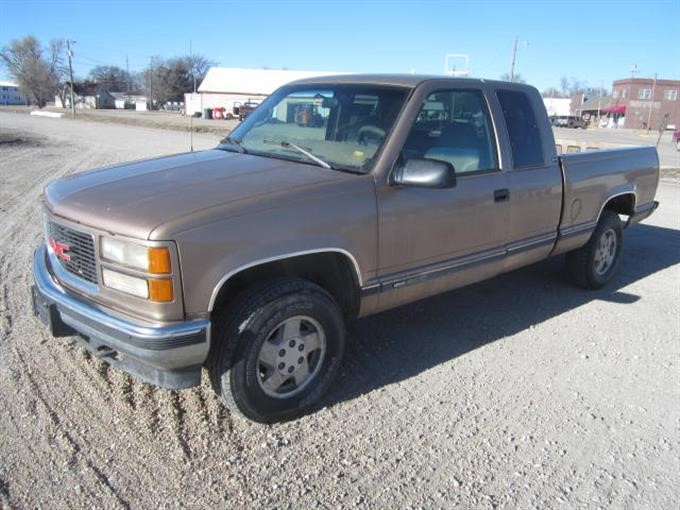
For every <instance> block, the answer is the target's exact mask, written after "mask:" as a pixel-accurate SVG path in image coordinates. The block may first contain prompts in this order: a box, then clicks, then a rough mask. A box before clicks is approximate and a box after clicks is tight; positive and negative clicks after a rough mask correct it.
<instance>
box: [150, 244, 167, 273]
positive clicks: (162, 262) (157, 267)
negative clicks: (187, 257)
mask: <svg viewBox="0 0 680 510" xmlns="http://www.w3.org/2000/svg"><path fill="white" fill-rule="evenodd" d="M171 272H172V269H171V267H170V250H168V249H167V248H149V273H152V274H170V273H171Z"/></svg>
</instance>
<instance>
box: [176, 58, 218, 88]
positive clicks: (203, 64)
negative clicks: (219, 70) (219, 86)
mask: <svg viewBox="0 0 680 510" xmlns="http://www.w3.org/2000/svg"><path fill="white" fill-rule="evenodd" d="M182 58H183V60H184V61H185V62H186V64H187V67H188V68H189V74H190V75H191V78H192V80H193V84H192V86H193V85H196V87H197V86H198V84H199V83H200V82H202V81H203V78H205V75H206V74H208V69H210V68H211V67H213V66H215V65H217V64H216V63H215V62H213V61H212V60H208V59H207V58H205V57H204V56H202V55H189V56H186V57H182ZM192 90H194V89H193V88H192Z"/></svg>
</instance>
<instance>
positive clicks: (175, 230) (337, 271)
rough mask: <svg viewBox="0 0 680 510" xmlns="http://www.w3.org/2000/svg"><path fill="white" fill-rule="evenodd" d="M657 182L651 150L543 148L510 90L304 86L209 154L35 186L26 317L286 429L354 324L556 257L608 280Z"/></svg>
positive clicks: (546, 126) (392, 84)
mask: <svg viewBox="0 0 680 510" xmlns="http://www.w3.org/2000/svg"><path fill="white" fill-rule="evenodd" d="M658 179H659V171H658V157H657V154H656V150H655V149H654V148H653V147H640V148H632V149H621V150H602V151H591V152H582V153H579V154H566V155H562V156H558V155H557V154H556V151H555V142H554V140H553V134H552V131H551V127H550V122H549V120H548V116H547V114H546V111H545V108H544V106H543V102H542V100H541V97H540V95H539V93H538V92H537V91H536V89H534V88H532V87H529V86H526V85H518V84H511V83H502V82H494V81H486V80H471V79H449V78H440V77H422V76H389V75H386V76H362V75H353V76H352V75H347V76H340V77H325V78H316V79H307V80H303V81H298V82H295V83H292V84H289V85H286V86H284V87H282V88H280V89H279V90H277V91H276V92H274V94H272V95H271V96H270V97H269V98H268V99H267V100H266V101H264V102H263V103H262V104H261V105H260V106H259V107H258V108H257V109H256V110H255V111H254V112H253V113H252V114H251V115H249V116H248V118H247V120H246V121H245V122H243V123H242V124H241V125H240V126H239V127H238V128H236V129H235V130H234V131H233V132H232V133H231V135H230V136H229V137H227V138H225V139H224V140H223V141H222V142H221V143H220V145H219V146H218V147H216V148H215V149H213V150H208V151H203V152H193V153H186V154H178V155H175V156H169V157H163V158H157V159H151V160H146V161H138V162H133V163H128V164H124V165H119V166H115V167H111V168H106V169H102V170H95V171H91V172H86V173H81V174H78V175H73V176H70V177H67V178H64V179H61V180H59V181H56V182H54V183H52V184H50V185H49V186H48V187H47V188H46V190H45V192H44V197H43V202H44V228H45V243H44V245H42V246H40V247H39V248H38V249H37V250H36V252H35V255H34V259H33V274H34V280H35V285H34V287H33V305H34V309H35V312H36V314H37V315H38V316H39V317H40V318H41V319H42V320H43V321H44V322H45V323H46V324H47V325H48V327H49V328H50V331H51V333H52V334H53V335H55V336H71V335H73V336H74V337H75V338H76V339H77V340H78V341H79V342H80V343H81V344H82V345H83V346H84V347H85V348H86V349H88V350H90V351H91V352H92V353H93V354H95V355H97V356H101V357H102V358H103V359H104V360H105V361H107V362H108V363H110V364H111V365H113V366H116V367H120V368H121V369H122V370H125V371H126V372H128V373H130V374H133V375H135V376H137V377H139V378H141V379H142V380H144V381H147V382H149V383H151V384H155V385H158V386H161V387H164V388H175V389H177V388H187V387H190V386H194V385H197V384H199V382H200V378H201V374H202V371H203V369H204V368H206V369H207V371H208V373H209V375H210V377H211V379H212V382H213V385H214V387H215V389H216V391H217V393H218V394H219V396H220V398H221V399H222V400H223V401H224V402H225V404H227V405H228V406H230V407H231V408H232V409H233V410H234V411H239V412H241V413H242V414H244V415H245V416H247V417H249V418H251V419H254V420H257V421H262V422H272V421H277V420H283V419H289V418H292V417H295V416H298V415H300V414H302V413H304V412H306V411H308V410H309V409H310V408H313V407H314V406H315V405H316V403H317V402H318V401H319V399H320V397H321V396H322V395H323V393H324V391H325V390H326V389H327V388H328V387H329V385H331V384H332V383H333V377H334V375H335V374H336V372H337V370H338V366H339V365H340V362H341V359H342V356H343V351H344V347H345V322H346V321H348V320H350V319H353V318H356V317H362V316H366V315H369V314H374V313H376V312H380V311H383V310H387V309H389V308H393V307H396V306H400V305H403V304H405V303H410V302H413V301H416V300H418V299H422V298H425V297H427V296H432V295H434V294H437V293H441V292H446V291H448V290H451V289H455V288H458V287H462V286H464V285H468V284H470V283H473V282H477V281H480V280H484V279H487V278H492V277H493V276H495V275H498V274H499V273H503V272H506V271H510V270H512V269H515V268H518V267H521V266H525V265H527V264H531V263H533V262H537V261H539V260H542V259H545V258H546V257H550V256H553V255H558V254H563V253H566V261H567V270H568V273H569V275H570V276H571V278H572V280H573V281H574V282H575V283H576V284H578V285H580V286H582V287H585V288H598V287H601V286H602V285H604V284H606V283H607V281H608V280H609V279H610V278H612V275H613V274H614V272H615V270H616V267H617V264H618V262H619V258H620V257H621V253H622V248H623V237H622V229H623V226H624V225H625V226H628V225H630V224H632V223H635V222H637V221H640V220H641V219H644V218H645V217H647V216H648V215H649V214H651V213H652V212H653V211H654V209H655V208H656V206H657V205H658V204H657V202H655V201H654V195H655V192H656V187H657V183H658ZM621 217H625V224H624V223H623V220H622V219H621Z"/></svg>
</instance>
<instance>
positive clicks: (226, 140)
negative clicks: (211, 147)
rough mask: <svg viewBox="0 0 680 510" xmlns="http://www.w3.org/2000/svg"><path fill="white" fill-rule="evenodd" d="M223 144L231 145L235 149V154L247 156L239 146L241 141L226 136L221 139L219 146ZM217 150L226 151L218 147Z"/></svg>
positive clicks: (245, 151)
mask: <svg viewBox="0 0 680 510" xmlns="http://www.w3.org/2000/svg"><path fill="white" fill-rule="evenodd" d="M223 143H228V144H229V145H232V146H233V147H234V148H235V149H236V152H238V153H240V154H248V151H247V150H245V149H244V148H243V146H242V145H241V141H240V140H237V139H236V138H232V137H231V136H227V137H226V138H223V139H222V140H220V145H222V144H223ZM218 149H222V150H227V149H225V148H223V147H218Z"/></svg>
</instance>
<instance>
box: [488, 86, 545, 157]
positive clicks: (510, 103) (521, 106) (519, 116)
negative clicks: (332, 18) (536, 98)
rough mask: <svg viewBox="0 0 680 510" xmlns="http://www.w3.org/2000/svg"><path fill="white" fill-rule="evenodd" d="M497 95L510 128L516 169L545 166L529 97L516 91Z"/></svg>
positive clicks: (505, 91)
mask: <svg viewBox="0 0 680 510" xmlns="http://www.w3.org/2000/svg"><path fill="white" fill-rule="evenodd" d="M496 95H497V96H498V100H499V101H500V103H501V108H502V109H503V116H504V117H505V124H506V126H507V127H508V136H509V137H510V148H511V149H512V162H513V165H514V167H515V168H522V167H527V166H539V165H543V151H542V150H541V134H540V133H539V130H538V125H537V124H536V115H535V114H534V109H533V108H532V107H531V102H530V101H529V98H528V97H527V95H526V94H525V93H523V92H517V91H514V90H498V91H497V92H496Z"/></svg>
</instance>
